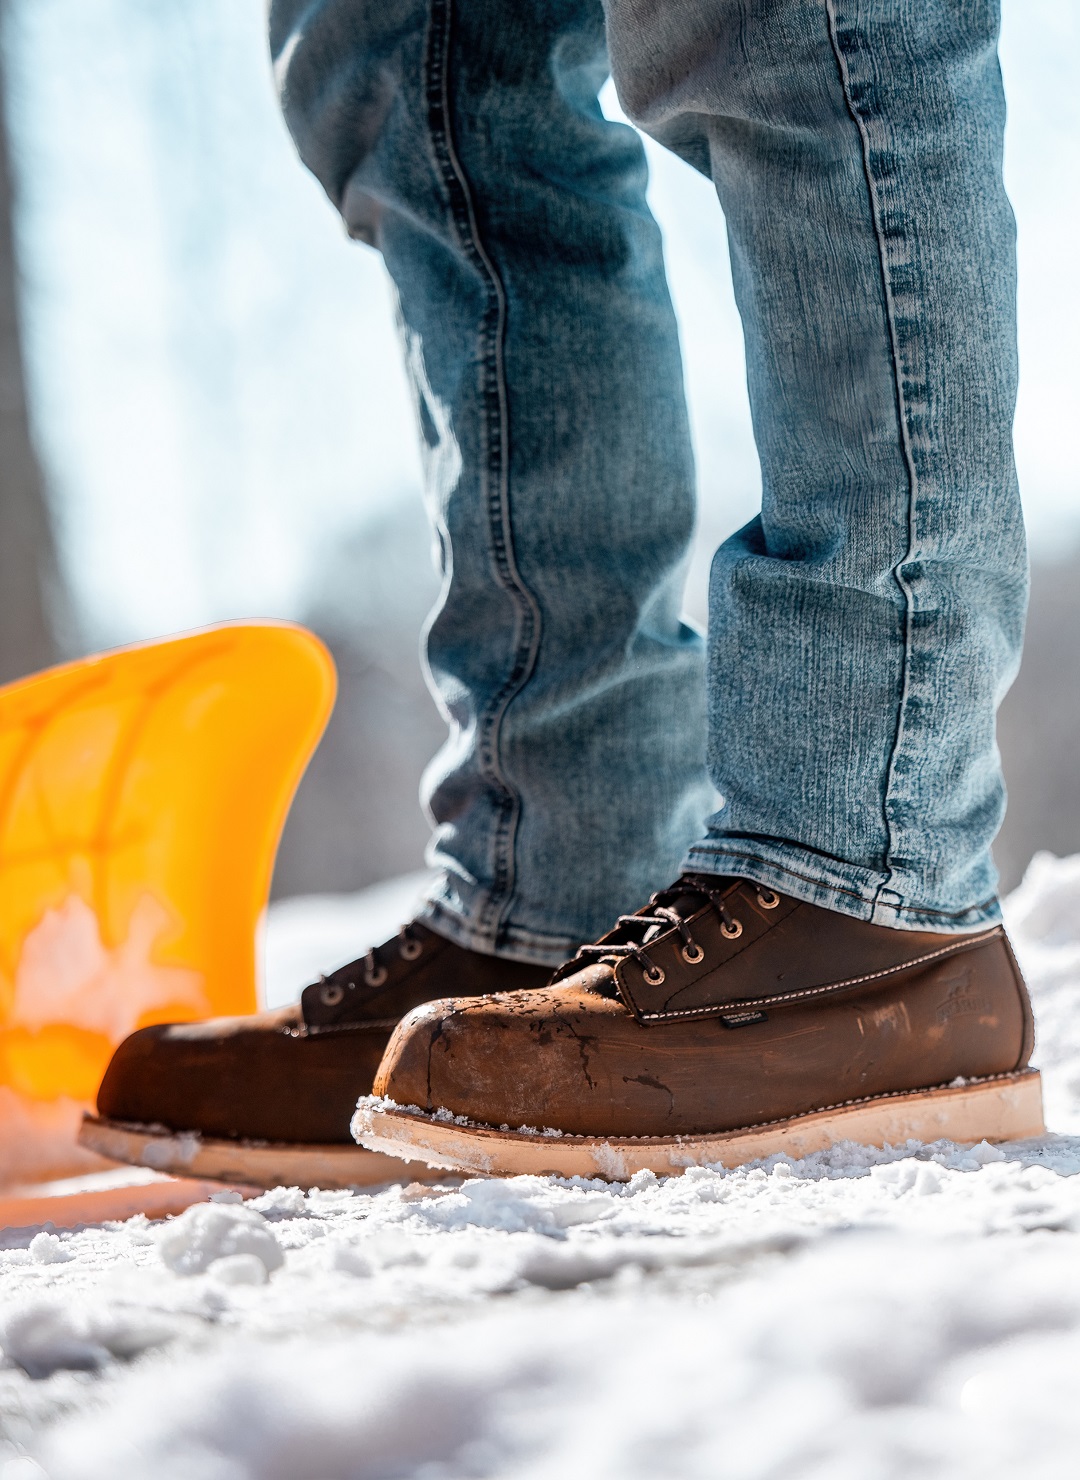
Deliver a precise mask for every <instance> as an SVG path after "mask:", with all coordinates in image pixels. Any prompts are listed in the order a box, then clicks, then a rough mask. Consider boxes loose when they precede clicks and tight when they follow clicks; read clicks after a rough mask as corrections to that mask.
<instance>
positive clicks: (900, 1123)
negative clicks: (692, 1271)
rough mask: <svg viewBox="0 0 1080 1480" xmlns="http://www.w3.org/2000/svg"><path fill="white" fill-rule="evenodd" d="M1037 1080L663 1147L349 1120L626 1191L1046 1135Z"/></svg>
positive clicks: (652, 1141)
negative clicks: (707, 1169) (770, 1164)
mask: <svg viewBox="0 0 1080 1480" xmlns="http://www.w3.org/2000/svg"><path fill="white" fill-rule="evenodd" d="M1045 1130H1046V1127H1045V1125H1044V1123H1043V1109H1042V1081H1041V1079H1040V1077H1039V1074H1038V1071H1037V1070H1034V1069H1027V1070H1023V1071H1021V1072H1019V1073H1015V1074H997V1075H994V1076H993V1077H991V1078H987V1079H969V1080H965V1081H963V1082H962V1083H959V1084H949V1085H940V1086H938V1087H936V1088H934V1089H924V1090H908V1091H903V1092H900V1093H896V1094H887V1095H875V1096H871V1097H869V1098H867V1099H865V1100H853V1101H850V1102H848V1103H847V1104H843V1105H833V1106H830V1107H828V1108H827V1109H822V1110H814V1111H810V1112H809V1113H807V1114H805V1115H797V1116H794V1117H792V1118H791V1119H790V1120H776V1121H772V1122H771V1123H769V1124H767V1125H759V1126H748V1127H746V1128H744V1129H742V1130H736V1131H724V1132H722V1133H718V1134H712V1135H697V1136H676V1137H671V1138H664V1137H651V1136H642V1137H640V1138H637V1137H620V1136H612V1137H593V1136H571V1135H560V1134H558V1133H552V1132H548V1133H547V1134H544V1133H542V1132H528V1131H507V1130H495V1129H492V1128H490V1127H486V1126H475V1125H471V1124H469V1123H468V1122H465V1123H460V1121H457V1120H454V1119H452V1118H450V1117H449V1116H447V1117H446V1118H443V1119H436V1118H435V1117H433V1116H431V1115H425V1114H423V1113H421V1112H419V1111H415V1110H403V1109H401V1108H400V1107H398V1106H394V1105H393V1104H392V1102H388V1101H386V1100H380V1099H378V1098H377V1097H375V1096H369V1097H367V1098H365V1099H362V1100H361V1101H360V1102H359V1104H358V1105H357V1109H356V1114H355V1116H354V1117H353V1122H352V1131H353V1135H354V1136H355V1137H356V1139H357V1141H359V1142H360V1144H361V1145H363V1146H366V1147H367V1148H368V1149H369V1150H370V1151H373V1152H375V1151H381V1152H385V1153H386V1154H388V1155H390V1156H401V1157H422V1158H423V1159H424V1160H425V1161H426V1162H427V1163H428V1164H429V1165H430V1166H432V1167H438V1168H442V1169H444V1170H449V1171H453V1172H459V1173H460V1172H471V1173H479V1174H482V1175H487V1176H502V1177H509V1176H517V1175H520V1174H529V1175H533V1176H549V1175H554V1176H558V1177H599V1178H602V1179H603V1180H604V1181H608V1182H625V1181H627V1180H628V1179H629V1178H630V1177H632V1176H633V1175H634V1173H635V1172H641V1171H650V1172H655V1173H656V1174H657V1175H658V1176H664V1177H670V1176H678V1175H679V1174H680V1173H682V1172H684V1171H686V1169H687V1168H688V1167H694V1166H716V1165H722V1166H724V1167H729V1168H730V1167H736V1166H741V1165H742V1164H743V1163H745V1162H749V1161H760V1160H762V1159H763V1158H765V1157H767V1156H777V1155H786V1156H790V1157H792V1158H799V1157H803V1156H809V1155H811V1154H812V1153H813V1152H815V1151H824V1150H827V1149H828V1148H829V1147H830V1146H834V1145H836V1143H837V1142H839V1141H854V1142H856V1143H859V1144H861V1145H865V1146H903V1145H904V1144H905V1143H906V1142H908V1141H921V1142H930V1141H942V1140H949V1141H956V1142H959V1143H961V1144H965V1143H974V1142H978V1141H990V1142H995V1141H1020V1140H1027V1139H1029V1138H1032V1137H1036V1136H1041V1135H1044V1134H1045Z"/></svg>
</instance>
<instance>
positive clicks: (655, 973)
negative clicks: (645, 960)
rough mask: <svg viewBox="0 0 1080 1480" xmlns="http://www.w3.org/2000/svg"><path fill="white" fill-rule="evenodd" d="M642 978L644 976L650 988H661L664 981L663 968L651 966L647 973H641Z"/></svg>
mask: <svg viewBox="0 0 1080 1480" xmlns="http://www.w3.org/2000/svg"><path fill="white" fill-rule="evenodd" d="M642 976H644V978H645V980H646V981H647V982H648V983H649V986H650V987H659V986H662V985H663V983H664V981H665V975H664V968H663V967H662V966H653V967H651V968H650V969H649V970H648V971H643V972H642Z"/></svg>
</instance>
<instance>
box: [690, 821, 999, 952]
mask: <svg viewBox="0 0 1080 1480" xmlns="http://www.w3.org/2000/svg"><path fill="white" fill-rule="evenodd" d="M684 868H685V869H686V870H687V872H690V873H697V874H725V875H729V876H730V875H734V876H735V877H736V878H740V879H750V880H752V881H753V882H754V883H755V884H764V885H765V886H766V888H769V889H776V890H778V891H779V892H780V893H781V894H787V895H790V896H791V897H792V898H793V899H801V900H802V901H803V902H804V903H805V904H816V905H820V906H821V908H822V909H826V910H836V911H837V913H838V914H841V915H850V916H851V918H852V919H854V920H866V921H867V922H869V924H871V925H886V926H889V927H891V928H892V929H894V930H933V931H938V932H940V933H941V934H942V935H961V934H965V933H967V932H969V931H972V930H981V929H984V928H985V927H986V926H987V925H997V924H1000V922H1001V905H1000V904H999V902H998V899H997V896H996V895H991V896H990V897H989V898H988V899H986V900H984V901H983V902H982V903H981V904H976V905H972V906H971V907H970V908H968V909H965V910H960V911H957V912H954V913H948V912H946V911H944V910H935V909H929V908H927V907H925V906H922V905H919V904H914V903H911V902H910V901H908V900H906V899H904V897H903V896H902V895H900V894H898V893H897V892H896V891H895V890H893V889H890V888H889V887H888V880H887V878H886V877H885V876H883V875H881V874H875V873H873V872H871V871H870V870H868V869H867V870H863V869H857V868H852V867H849V866H845V867H844V868H840V867H838V866H837V865H836V864H835V863H831V862H830V861H829V860H828V859H824V858H822V857H821V856H820V855H818V854H814V853H810V852H808V851H806V850H804V849H801V848H799V847H796V846H795V845H793V844H788V843H784V844H777V843H770V842H769V841H768V840H767V839H764V838H755V839H754V842H753V844H752V846H748V845H747V844H746V843H745V841H742V840H740V841H739V842H736V840H735V839H733V838H732V839H726V840H718V841H716V842H710V841H705V842H700V843H695V844H694V846H693V847H692V848H691V849H690V852H689V853H688V854H687V855H686V862H685V864H684Z"/></svg>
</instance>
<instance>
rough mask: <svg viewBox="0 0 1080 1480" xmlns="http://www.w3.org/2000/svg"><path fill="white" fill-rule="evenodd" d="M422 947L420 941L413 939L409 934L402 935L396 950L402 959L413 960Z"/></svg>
mask: <svg viewBox="0 0 1080 1480" xmlns="http://www.w3.org/2000/svg"><path fill="white" fill-rule="evenodd" d="M423 949H424V947H423V945H422V944H421V942H420V941H418V940H415V939H414V938H413V937H412V936H411V935H403V936H402V937H401V940H400V942H399V943H398V950H399V951H400V953H401V957H402V959H403V960H404V961H415V960H416V958H417V956H419V954H420V952H421V951H422V950H423Z"/></svg>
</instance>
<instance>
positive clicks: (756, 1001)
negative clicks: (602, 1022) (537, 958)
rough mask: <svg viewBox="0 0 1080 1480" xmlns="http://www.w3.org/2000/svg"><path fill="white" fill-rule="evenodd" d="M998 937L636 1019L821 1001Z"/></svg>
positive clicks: (977, 938) (997, 930) (967, 940)
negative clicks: (818, 981)
mask: <svg viewBox="0 0 1080 1480" xmlns="http://www.w3.org/2000/svg"><path fill="white" fill-rule="evenodd" d="M999 933H1000V927H998V926H995V927H994V929H993V930H989V931H986V932H985V933H984V934H982V935H975V936H965V937H964V939H963V942H962V943H957V944H956V945H951V946H944V947H943V948H942V949H941V950H940V951H931V952H930V954H929V955H927V956H916V957H915V958H914V959H913V960H911V961H903V962H901V963H900V964H899V965H897V966H887V967H885V968H884V970H882V971H870V972H867V974H866V975H865V976H853V977H849V978H848V979H847V980H846V981H842V982H827V983H826V984H825V985H824V986H821V987H803V988H801V989H800V990H799V991H797V992H780V993H778V994H777V995H776V996H775V997H743V998H738V999H736V1000H735V1001H732V1002H719V1003H711V1004H705V1005H703V1006H701V1007H676V1008H672V1009H671V1010H670V1011H669V1012H641V1013H640V1014H639V1016H640V1017H642V1018H649V1019H652V1020H661V1019H664V1018H678V1017H701V1016H702V1015H704V1014H707V1013H710V1012H722V1013H730V1012H749V1011H756V1010H757V1009H758V1008H762V1007H770V1006H774V1007H775V1006H777V1005H779V1004H780V1003H782V1002H798V1001H801V1000H803V999H805V998H807V997H825V996H828V995H829V994H830V993H832V992H843V991H846V990H847V988H848V987H858V986H861V985H862V984H863V983H864V982H872V981H879V980H880V979H881V978H882V977H886V976H897V975H898V974H899V973H900V972H904V971H911V970H913V969H914V968H915V967H916V966H925V965H927V963H928V962H930V961H938V960H940V959H941V957H942V956H952V955H955V954H956V953H957V952H958V951H965V950H970V949H971V948H972V947H973V946H977V945H982V944H983V943H984V942H985V941H988V940H992V939H993V938H994V936H996V935H998V934H999ZM699 980H700V978H699ZM691 985H692V984H691ZM627 990H629V989H627Z"/></svg>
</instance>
